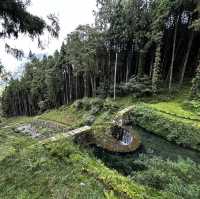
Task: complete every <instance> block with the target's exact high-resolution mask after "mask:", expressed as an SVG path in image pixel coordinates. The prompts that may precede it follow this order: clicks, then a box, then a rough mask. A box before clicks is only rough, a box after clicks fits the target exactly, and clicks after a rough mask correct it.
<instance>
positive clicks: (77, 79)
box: [76, 72, 78, 100]
mask: <svg viewBox="0 0 200 199" xmlns="http://www.w3.org/2000/svg"><path fill="white" fill-rule="evenodd" d="M77 99H78V73H77V72H76V100H77Z"/></svg>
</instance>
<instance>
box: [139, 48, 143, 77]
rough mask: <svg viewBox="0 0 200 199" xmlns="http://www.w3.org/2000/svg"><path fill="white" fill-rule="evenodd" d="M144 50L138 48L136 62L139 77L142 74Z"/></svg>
mask: <svg viewBox="0 0 200 199" xmlns="http://www.w3.org/2000/svg"><path fill="white" fill-rule="evenodd" d="M144 54H145V52H144V50H140V53H139V63H138V76H139V77H141V76H142V75H143V72H144V71H143V67H144V66H143V63H144V57H145V56H144Z"/></svg>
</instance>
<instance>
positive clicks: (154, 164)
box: [131, 155, 200, 199]
mask: <svg viewBox="0 0 200 199" xmlns="http://www.w3.org/2000/svg"><path fill="white" fill-rule="evenodd" d="M135 163H138V164H139V163H140V164H144V165H145V167H147V169H146V170H143V171H139V172H137V171H134V172H133V173H132V174H131V178H132V179H133V180H134V181H136V182H138V183H140V184H142V185H146V186H148V187H152V188H154V189H156V190H159V191H168V192H171V193H173V194H175V195H176V196H177V198H182V199H183V198H184V199H191V198H192V199H198V198H199V196H200V178H199V176H200V167H199V165H197V164H196V163H195V162H193V161H191V160H183V159H179V160H177V162H173V161H171V160H163V159H162V158H161V157H152V158H148V157H147V156H145V155H143V156H140V158H139V160H137V161H135Z"/></svg>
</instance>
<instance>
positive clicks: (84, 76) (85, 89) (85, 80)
mask: <svg viewBox="0 0 200 199" xmlns="http://www.w3.org/2000/svg"><path fill="white" fill-rule="evenodd" d="M83 79H84V97H87V76H86V72H85V73H84V75H83Z"/></svg>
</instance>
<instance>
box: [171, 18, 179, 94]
mask: <svg viewBox="0 0 200 199" xmlns="http://www.w3.org/2000/svg"><path fill="white" fill-rule="evenodd" d="M178 21H179V17H177V19H176V24H175V30H174V39H173V51H172V60H171V65H170V75H169V91H171V88H172V80H173V70H174V60H175V50H176V39H177V30H178Z"/></svg>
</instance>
